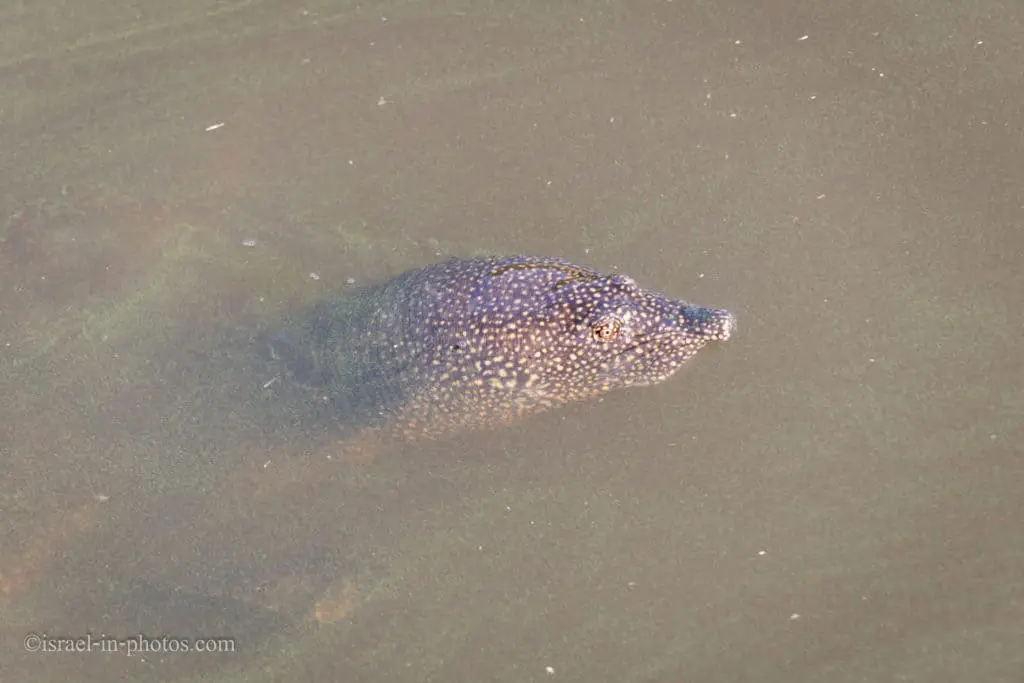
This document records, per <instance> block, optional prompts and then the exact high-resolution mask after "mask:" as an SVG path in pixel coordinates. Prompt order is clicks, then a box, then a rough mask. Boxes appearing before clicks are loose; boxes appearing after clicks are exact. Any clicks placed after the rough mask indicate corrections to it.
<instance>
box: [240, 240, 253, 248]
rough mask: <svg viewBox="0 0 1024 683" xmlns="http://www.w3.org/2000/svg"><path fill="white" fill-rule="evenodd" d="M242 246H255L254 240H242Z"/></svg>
mask: <svg viewBox="0 0 1024 683" xmlns="http://www.w3.org/2000/svg"><path fill="white" fill-rule="evenodd" d="M242 246H243V247H255V246H256V240H242Z"/></svg>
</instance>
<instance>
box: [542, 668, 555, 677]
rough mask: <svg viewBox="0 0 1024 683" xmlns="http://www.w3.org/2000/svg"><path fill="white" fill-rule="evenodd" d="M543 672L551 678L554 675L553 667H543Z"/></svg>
mask: <svg viewBox="0 0 1024 683" xmlns="http://www.w3.org/2000/svg"><path fill="white" fill-rule="evenodd" d="M544 671H546V672H548V674H549V675H551V676H554V675H555V667H553V666H545V667H544Z"/></svg>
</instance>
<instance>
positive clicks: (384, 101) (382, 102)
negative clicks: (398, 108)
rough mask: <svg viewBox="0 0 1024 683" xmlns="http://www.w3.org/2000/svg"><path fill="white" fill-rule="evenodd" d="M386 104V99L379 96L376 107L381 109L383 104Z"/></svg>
mask: <svg viewBox="0 0 1024 683" xmlns="http://www.w3.org/2000/svg"><path fill="white" fill-rule="evenodd" d="M387 103H388V101H387V99H385V98H384V96H383V95H381V96H380V99H379V100H377V106H378V107H383V106H384V105H385V104H387Z"/></svg>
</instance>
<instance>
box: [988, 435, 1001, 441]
mask: <svg viewBox="0 0 1024 683" xmlns="http://www.w3.org/2000/svg"><path fill="white" fill-rule="evenodd" d="M988 438H989V439H991V440H992V441H995V440H996V439H998V438H999V435H998V434H989V435H988Z"/></svg>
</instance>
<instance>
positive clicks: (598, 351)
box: [288, 256, 735, 437]
mask: <svg viewBox="0 0 1024 683" xmlns="http://www.w3.org/2000/svg"><path fill="white" fill-rule="evenodd" d="M299 327H300V330H299V331H298V332H297V333H296V334H294V335H291V336H290V337H289V343H288V346H289V349H288V356H289V357H290V361H291V369H292V371H293V374H294V375H296V376H298V377H300V378H303V379H305V380H306V381H308V382H310V383H312V384H315V385H316V386H317V387H318V390H319V391H320V393H321V394H323V395H324V397H325V398H327V399H329V401H330V404H331V406H332V410H333V411H334V412H335V413H336V414H337V415H338V416H339V417H340V418H342V419H343V421H345V422H351V421H358V422H366V421H372V422H377V423H379V424H381V425H387V426H390V427H394V428H397V429H398V430H399V431H401V432H403V433H404V434H405V435H406V436H413V437H416V436H438V435H441V434H445V433H449V432H453V431H460V430H464V429H471V428H480V427H489V426H492V425H496V424H499V423H503V422H508V421H510V420H513V419H516V418H519V417H523V416H526V415H529V414H531V413H536V412H539V411H542V410H544V409H547V408H550V407H553V406H556V405H560V404H565V403H569V402H573V401H579V400H584V399H588V398H592V397H594V396H597V395H599V394H602V393H604V392H607V391H610V390H612V389H617V388H622V387H630V386H642V385H649V384H654V383H657V382H661V381H663V380H665V379H667V378H668V377H670V376H671V375H672V374H673V373H675V372H676V370H678V369H679V367H680V366H681V365H682V364H683V363H684V362H686V361H687V360H688V359H689V358H691V357H692V356H693V355H694V354H695V353H696V352H697V351H698V350H700V349H701V348H702V347H704V346H706V345H707V344H708V343H710V342H712V341H724V340H727V339H728V338H729V336H730V335H731V334H732V332H733V330H734V327H735V319H734V318H733V316H732V315H731V314H730V313H729V312H728V311H724V310H721V309H713V308H702V307H699V306H694V305H691V304H688V303H685V302H682V301H678V300H675V299H671V298H669V297H667V296H665V295H664V294H661V293H659V292H653V291H649V290H645V289H642V288H641V287H639V286H638V285H637V284H636V283H635V282H634V281H633V280H632V279H631V278H629V277H626V276H625V275H619V274H613V275H606V274H602V273H599V272H597V271H594V270H591V269H589V268H584V267H581V266H577V265H573V264H571V263H569V262H567V261H564V260H561V259H553V258H536V257H526V256H512V257H499V258H474V259H454V260H450V261H447V262H444V263H439V264H436V265H432V266H427V267H425V268H421V269H419V270H414V271H410V272H407V273H404V274H402V275H399V276H398V277H396V278H394V279H393V280H391V281H389V282H387V283H385V284H383V285H381V286H379V287H376V288H374V289H371V290H368V291H366V292H363V293H361V294H357V295H355V296H347V297H341V298H338V299H335V300H330V301H327V302H325V303H323V304H321V305H319V306H317V307H315V308H314V310H313V311H312V315H311V316H310V317H309V319H308V320H306V321H305V322H304V323H302V324H301V325H300V326H299Z"/></svg>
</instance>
